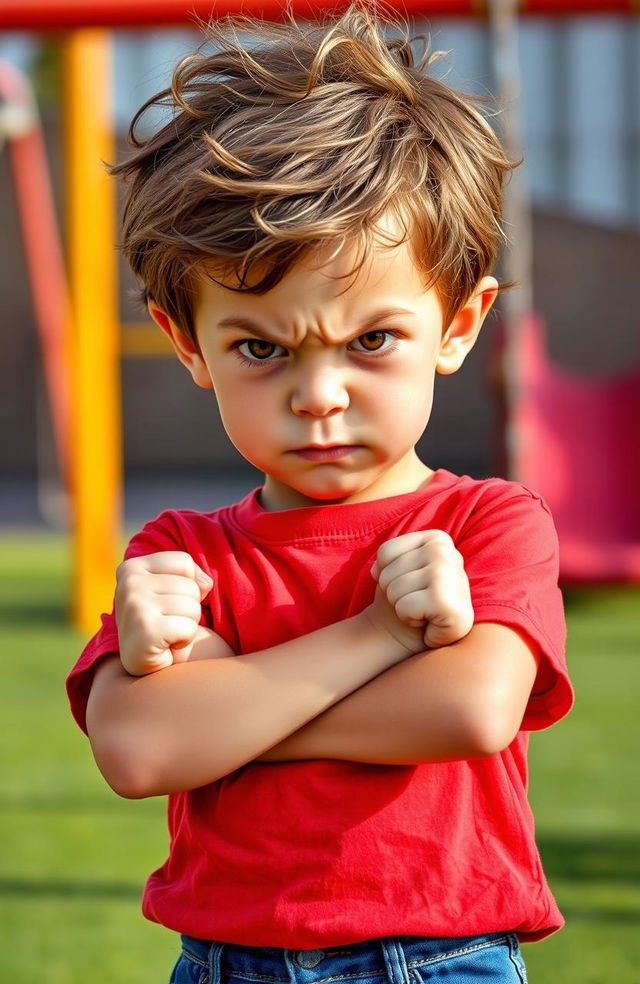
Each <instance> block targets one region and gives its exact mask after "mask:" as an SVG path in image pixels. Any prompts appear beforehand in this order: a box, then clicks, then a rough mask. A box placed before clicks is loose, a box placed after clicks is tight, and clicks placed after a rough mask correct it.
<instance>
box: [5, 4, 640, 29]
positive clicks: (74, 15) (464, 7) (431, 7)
mask: <svg viewBox="0 0 640 984" xmlns="http://www.w3.org/2000/svg"><path fill="white" fill-rule="evenodd" d="M487 5H488V3H487V0H398V3H397V7H398V10H399V11H400V12H401V13H403V14H406V15H407V16H409V17H419V16H424V15H428V16H430V17H477V16H482V15H486V13H487ZM325 6H326V7H330V8H331V9H335V10H337V9H339V8H340V7H343V6H344V7H346V6H348V0H334V2H331V3H330V4H326V5H325V4H322V3H320V2H316V3H313V2H311V0H290V7H291V9H292V11H293V12H294V13H295V14H296V16H298V17H300V18H305V17H307V18H308V17H312V16H313V15H314V14H315V13H317V12H318V10H319V9H322V8H323V7H325ZM284 10H285V0H2V2H1V3H0V30H27V31H28V30H33V31H39V30H69V29H71V28H77V27H97V26H101V27H142V26H145V25H147V26H148V25H150V24H156V25H159V24H166V25H169V24H185V23H189V22H193V21H195V20H196V19H198V18H201V19H204V20H207V19H208V18H210V17H222V16H224V15H225V14H238V13H244V14H254V15H259V16H262V17H264V18H265V19H267V20H279V19H281V18H282V17H283V14H284ZM520 11H521V13H522V14H525V15H546V16H556V15H557V16H575V15H577V14H633V13H635V14H638V13H640V0H520Z"/></svg>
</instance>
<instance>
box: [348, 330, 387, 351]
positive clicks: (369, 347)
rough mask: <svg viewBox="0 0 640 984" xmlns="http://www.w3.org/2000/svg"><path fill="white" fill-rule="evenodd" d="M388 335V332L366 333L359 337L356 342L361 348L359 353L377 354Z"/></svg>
mask: <svg viewBox="0 0 640 984" xmlns="http://www.w3.org/2000/svg"><path fill="white" fill-rule="evenodd" d="M389 335H390V333H389V332H388V331H368V332H366V333H365V334H364V335H359V336H358V338H357V339H356V341H358V342H359V343H360V345H361V346H362V348H361V349H360V351H364V352H377V351H378V350H379V349H381V348H382V347H383V345H384V343H385V342H386V341H387V338H388V337H389Z"/></svg>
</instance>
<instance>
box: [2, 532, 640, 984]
mask: <svg viewBox="0 0 640 984" xmlns="http://www.w3.org/2000/svg"><path fill="white" fill-rule="evenodd" d="M0 583H1V584H2V591H1V594H0V647H1V650H2V654H3V658H2V680H1V689H0V699H1V701H2V707H1V711H2V722H3V729H2V730H3V736H4V742H3V750H2V755H1V756H0V807H1V812H0V843H1V844H2V852H1V853H0V925H1V926H2V938H3V946H2V974H1V975H0V976H1V977H2V979H3V980H7V981H11V982H12V984H36V982H37V984H40V982H42V981H45V982H46V984H86V982H88V981H90V982H91V984H116V982H117V984H120V982H122V984H152V982H163V981H167V980H168V977H169V970H170V967H171V965H172V963H173V960H174V958H175V953H176V939H175V937H174V936H173V934H171V933H169V932H167V931H166V930H164V929H162V928H161V927H158V926H155V925H153V924H151V923H148V922H147V921H146V920H145V919H144V918H143V917H142V915H141V914H140V894H141V890H142V886H143V883H144V880H145V877H146V875H147V874H148V873H149V871H151V870H152V868H154V867H156V866H157V865H158V864H160V863H161V862H162V861H163V860H164V857H165V853H166V847H167V837H166V825H165V819H164V804H163V802H162V801H160V800H144V801H138V802H128V801H125V800H121V799H118V797H116V796H115V795H114V794H113V793H112V792H111V791H110V790H109V789H108V788H107V787H106V785H105V783H104V782H103V780H102V779H101V777H100V776H99V774H98V771H97V769H96V767H95V765H94V763H93V760H92V758H91V753H90V750H89V746H88V743H87V741H86V739H84V738H83V736H82V735H81V733H80V732H79V731H78V729H77V727H76V726H75V724H74V723H73V722H72V720H71V717H70V715H69V712H68V708H67V704H66V698H65V696H64V689H63V688H64V678H65V676H66V674H67V672H68V670H69V668H70V666H71V664H72V663H73V661H74V660H75V658H76V655H77V653H78V652H79V650H80V647H81V645H82V639H81V638H80V637H78V636H77V635H75V634H74V632H73V631H72V630H71V629H70V628H69V627H68V624H67V620H66V611H65V605H66V591H67V570H66V554H65V549H64V542H63V541H62V539H60V538H59V537H53V536H50V537H44V536H39V537H36V536H31V537H26V536H21V537H19V538H18V537H14V538H9V537H5V539H4V544H3V547H2V548H0ZM639 602H640V593H639V592H638V591H637V590H634V589H631V588H624V589H623V588H620V589H609V590H598V591H595V590H592V591H581V592H573V593H571V595H570V596H568V597H567V615H568V621H569V631H570V643H569V659H570V664H571V671H572V676H573V680H574V683H575V686H576V690H577V696H578V701H577V705H576V708H575V710H574V711H573V713H572V714H571V715H570V717H569V718H567V719H566V720H565V721H563V722H562V723H561V724H559V725H558V726H556V727H555V728H552V729H551V730H550V731H549V732H544V733H542V734H539V735H536V736H534V737H533V738H532V742H531V800H532V803H533V806H534V810H535V813H536V816H537V822H538V841H539V844H540V847H541V851H542V855H543V860H544V863H545V868H546V870H547V874H548V877H549V879H550V881H551V884H552V886H553V888H554V891H555V893H556V896H557V898H558V900H559V902H560V905H561V908H562V909H563V911H564V913H565V916H566V918H567V927H566V928H565V929H564V930H563V931H562V932H560V933H558V934H556V935H555V936H553V937H551V938H550V939H548V940H546V941H544V942H542V943H539V944H536V945H534V946H527V947H525V948H524V954H525V958H526V960H527V964H528V967H529V976H530V981H531V984H610V982H611V984H614V982H615V984H638V981H640V970H638V968H639V967H640V933H639V932H638V926H639V925H640V870H639V869H640V824H639V822H638V818H639V817H640V783H638V779H637V762H638V760H639V759H640V738H639V735H640V729H638V727H637V710H636V707H637V699H638V698H637V695H638V693H639V692H640V646H639V645H638V640H639V636H640V632H639V628H638V623H639V621H640V620H639V619H638V612H639V610H640V604H639Z"/></svg>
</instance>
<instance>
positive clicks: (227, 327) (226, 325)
mask: <svg viewBox="0 0 640 984" xmlns="http://www.w3.org/2000/svg"><path fill="white" fill-rule="evenodd" d="M412 315H414V312H413V311H412V310H411V309H410V308H399V307H388V308H380V310H379V311H374V312H373V313H372V314H370V315H368V316H367V317H366V318H365V319H364V320H363V321H362V322H361V323H360V325H359V326H358V328H357V331H356V334H357V335H360V334H364V333H365V332H367V331H371V329H372V328H374V327H375V326H376V325H378V324H379V323H380V322H381V321H385V320H386V319H387V318H397V317H411V316H412ZM217 327H218V328H220V329H222V331H246V332H249V333H250V334H251V335H255V336H256V337H257V338H264V339H266V340H267V341H272V340H273V333H272V332H270V331H269V330H268V329H267V328H263V327H262V326H261V325H259V324H258V323H257V322H256V321H252V320H251V318H247V317H240V316H239V315H229V317H227V318H221V319H220V321H218V322H217Z"/></svg>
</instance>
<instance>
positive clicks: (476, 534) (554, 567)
mask: <svg viewBox="0 0 640 984" xmlns="http://www.w3.org/2000/svg"><path fill="white" fill-rule="evenodd" d="M457 546H458V549H459V550H460V552H461V553H462V555H463V557H464V560H465V569H466V571H467V575H468V577H469V583H470V586H471V595H472V599H473V607H474V612H475V620H476V622H496V623H499V624H502V625H507V626H509V627H511V628H513V629H515V630H516V631H519V632H521V633H523V634H524V635H525V636H526V638H527V639H528V641H529V642H530V643H532V644H533V646H534V647H535V650H536V652H537V654H538V656H539V658H540V662H539V665H538V674H537V677H536V680H535V683H534V686H533V689H532V693H531V697H530V698H529V702H528V705H527V709H526V711H525V715H524V719H523V722H522V728H523V730H525V731H537V730H540V729H542V728H547V727H549V726H550V725H552V724H554V723H555V722H556V721H558V720H560V719H561V718H562V717H564V716H565V715H566V714H567V713H568V712H569V711H570V709H571V707H572V705H573V690H572V687H571V683H570V681H569V675H568V671H567V665H566V657H565V644H566V624H565V618H564V605H563V599H562V593H561V591H560V588H559V586H558V537H557V534H556V531H555V527H554V524H553V520H552V518H551V514H550V512H549V509H548V507H547V505H546V504H545V502H544V501H543V500H542V499H541V498H540V497H539V496H538V495H536V494H535V493H533V492H530V491H529V490H528V489H526V488H524V487H523V486H521V485H517V484H516V483H510V482H496V483H495V484H492V486H491V487H490V491H489V493H488V494H486V495H484V496H482V497H481V498H480V500H479V501H478V502H477V503H476V506H475V508H474V509H473V511H472V512H471V514H470V515H469V517H468V519H467V521H466V523H465V524H464V527H463V530H462V531H461V536H460V538H459V541H458V543H457Z"/></svg>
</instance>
